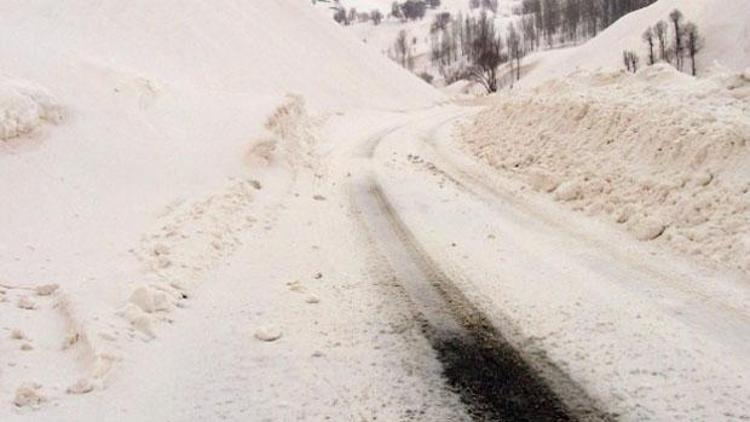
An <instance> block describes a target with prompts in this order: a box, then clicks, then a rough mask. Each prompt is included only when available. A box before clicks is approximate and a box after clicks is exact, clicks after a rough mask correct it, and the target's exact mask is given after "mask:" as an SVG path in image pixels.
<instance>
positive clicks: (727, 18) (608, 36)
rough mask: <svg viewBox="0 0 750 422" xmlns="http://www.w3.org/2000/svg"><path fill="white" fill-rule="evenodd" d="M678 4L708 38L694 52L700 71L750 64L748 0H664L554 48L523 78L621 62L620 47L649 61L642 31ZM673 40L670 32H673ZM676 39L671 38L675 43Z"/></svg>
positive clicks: (530, 81) (533, 81)
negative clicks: (576, 42)
mask: <svg viewBox="0 0 750 422" xmlns="http://www.w3.org/2000/svg"><path fill="white" fill-rule="evenodd" d="M674 9H679V10H680V11H682V13H683V15H684V19H685V21H691V22H694V23H695V24H696V25H697V26H698V30H699V32H700V34H701V36H702V37H703V38H704V40H705V42H704V45H703V48H702V49H701V51H699V52H698V55H697V56H696V61H697V68H698V75H699V76H702V74H703V73H704V71H705V70H707V69H708V68H709V67H711V66H712V65H713V63H714V62H718V63H720V64H721V65H722V66H725V67H728V68H730V69H733V70H735V71H742V70H743V69H745V68H747V67H748V66H750V19H748V17H750V2H749V1H747V0H721V1H715V0H660V1H658V2H656V3H654V4H652V5H651V6H649V7H646V8H643V9H640V10H637V11H635V12H633V13H630V14H628V15H626V16H624V17H623V18H621V19H620V20H618V21H617V22H615V23H614V24H613V25H612V26H610V27H609V28H607V29H606V30H604V31H603V32H602V33H601V34H599V35H598V36H597V37H596V38H594V39H592V40H590V41H588V42H587V43H585V44H583V45H581V46H579V47H575V48H571V49H568V50H562V51H559V52H557V51H550V53H553V54H551V55H550V56H549V57H548V58H545V59H542V60H540V61H539V63H538V66H536V67H535V68H534V69H532V70H530V72H529V74H528V75H527V76H526V77H524V80H522V83H523V84H525V85H526V86H534V85H537V84H539V83H541V82H544V81H546V80H549V79H551V78H555V77H561V76H564V75H567V74H569V73H570V72H573V71H574V70H576V69H587V70H595V69H599V68H616V69H619V68H622V67H623V64H622V52H623V51H624V50H632V51H634V52H636V53H637V54H638V55H639V56H640V59H641V63H642V64H645V63H646V62H647V60H646V57H647V55H648V47H647V45H646V44H645V43H644V41H643V39H642V35H643V33H644V31H645V30H646V29H647V28H648V27H650V26H653V25H655V24H656V23H657V22H658V21H660V20H664V21H668V20H669V14H670V12H672V11H673V10H674ZM669 37H670V40H671V39H672V38H671V37H672V34H671V32H670V34H669ZM671 42H672V41H670V43H671Z"/></svg>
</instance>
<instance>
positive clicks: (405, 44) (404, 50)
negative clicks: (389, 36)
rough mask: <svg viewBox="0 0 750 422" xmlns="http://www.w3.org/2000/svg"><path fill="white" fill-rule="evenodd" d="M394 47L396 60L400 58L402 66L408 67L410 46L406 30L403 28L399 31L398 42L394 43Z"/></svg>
mask: <svg viewBox="0 0 750 422" xmlns="http://www.w3.org/2000/svg"><path fill="white" fill-rule="evenodd" d="M394 49H395V50H396V60H398V62H399V63H400V64H401V66H403V67H407V59H408V57H409V53H410V48H409V41H408V37H407V34H406V31H405V30H403V29H402V30H400V31H399V32H398V36H397V37H396V43H395V44H394Z"/></svg>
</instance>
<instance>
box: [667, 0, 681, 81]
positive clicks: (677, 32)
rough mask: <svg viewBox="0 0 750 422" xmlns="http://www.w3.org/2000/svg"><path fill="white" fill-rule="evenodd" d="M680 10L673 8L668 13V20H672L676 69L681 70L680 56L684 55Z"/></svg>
mask: <svg viewBox="0 0 750 422" xmlns="http://www.w3.org/2000/svg"><path fill="white" fill-rule="evenodd" d="M682 18H683V16H682V12H680V10H679V9H674V10H673V11H672V13H670V14H669V20H670V21H671V22H672V28H673V29H674V59H675V66H676V67H677V69H679V70H682V58H683V55H684V45H683V34H682Z"/></svg>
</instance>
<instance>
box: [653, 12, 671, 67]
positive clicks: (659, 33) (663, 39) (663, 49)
mask: <svg viewBox="0 0 750 422" xmlns="http://www.w3.org/2000/svg"><path fill="white" fill-rule="evenodd" d="M654 35H655V36H656V39H657V41H658V42H659V55H660V57H661V59H662V60H664V61H665V62H669V54H667V43H668V39H667V37H668V34H667V23H666V22H664V21H663V20H662V21H659V22H656V25H654Z"/></svg>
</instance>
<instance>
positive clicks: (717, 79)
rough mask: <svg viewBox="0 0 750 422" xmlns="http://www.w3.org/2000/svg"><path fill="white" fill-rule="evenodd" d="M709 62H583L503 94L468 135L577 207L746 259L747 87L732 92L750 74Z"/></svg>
mask: <svg viewBox="0 0 750 422" xmlns="http://www.w3.org/2000/svg"><path fill="white" fill-rule="evenodd" d="M712 72H713V73H712V76H710V77H708V78H704V79H695V78H692V77H690V76H687V75H685V74H682V73H679V72H677V71H676V70H675V69H673V68H672V67H671V66H666V65H656V66H653V67H649V68H646V69H643V70H642V71H640V72H638V73H637V74H635V75H631V74H628V73H625V72H621V71H614V72H611V71H596V72H588V71H583V70H579V71H578V72H576V73H574V74H572V75H570V76H569V77H567V78H565V79H556V80H552V81H548V82H546V83H544V84H542V85H540V86H538V87H536V88H534V89H520V90H516V91H514V92H513V93H509V94H506V95H502V94H501V95H498V96H497V97H496V98H495V100H494V103H493V105H492V106H491V107H489V108H488V109H487V110H486V111H484V112H482V113H480V115H479V116H478V118H477V119H476V120H475V121H474V122H472V123H470V124H468V125H465V126H464V127H463V129H462V130H461V136H462V137H463V138H464V139H465V142H466V143H465V146H466V147H467V148H468V149H469V150H471V151H472V152H473V153H475V154H477V155H478V156H479V157H481V158H483V159H484V160H485V161H486V162H488V163H489V164H490V165H492V166H494V167H496V168H497V169H498V170H500V171H502V172H504V173H506V174H508V175H510V176H513V177H518V178H519V179H521V180H523V181H524V182H526V183H528V184H529V185H530V186H531V187H533V188H534V189H535V190H538V191H541V192H552V195H553V197H554V198H555V199H556V200H559V201H561V202H562V203H565V204H567V205H568V206H570V207H571V208H572V209H574V210H579V211H582V212H585V213H586V214H588V215H592V216H600V217H603V218H607V219H609V220H610V221H612V222H614V223H619V224H622V225H623V226H624V228H625V229H626V230H628V231H629V232H631V233H632V234H633V236H634V237H636V238H637V239H640V240H643V241H649V240H653V239H658V241H660V242H662V241H663V242H665V243H667V244H669V245H670V246H672V247H674V248H675V249H677V250H679V251H681V252H683V253H686V254H689V255H696V256H699V257H702V258H704V260H705V261H706V262H718V263H723V264H725V265H727V266H731V267H734V268H736V269H741V270H744V271H750V248H749V247H748V244H747V242H743V239H746V238H747V236H748V234H750V193H749V191H750V172H748V170H747V169H748V168H750V97H747V96H744V95H739V96H738V95H736V94H737V92H740V91H742V90H744V89H746V88H748V87H750V82H748V80H747V79H745V77H744V75H743V74H738V73H736V72H730V71H727V70H726V69H722V68H721V67H715V68H714V69H713V70H712ZM558 181H560V182H561V183H560V184H559V186H556V185H557V182H558Z"/></svg>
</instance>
